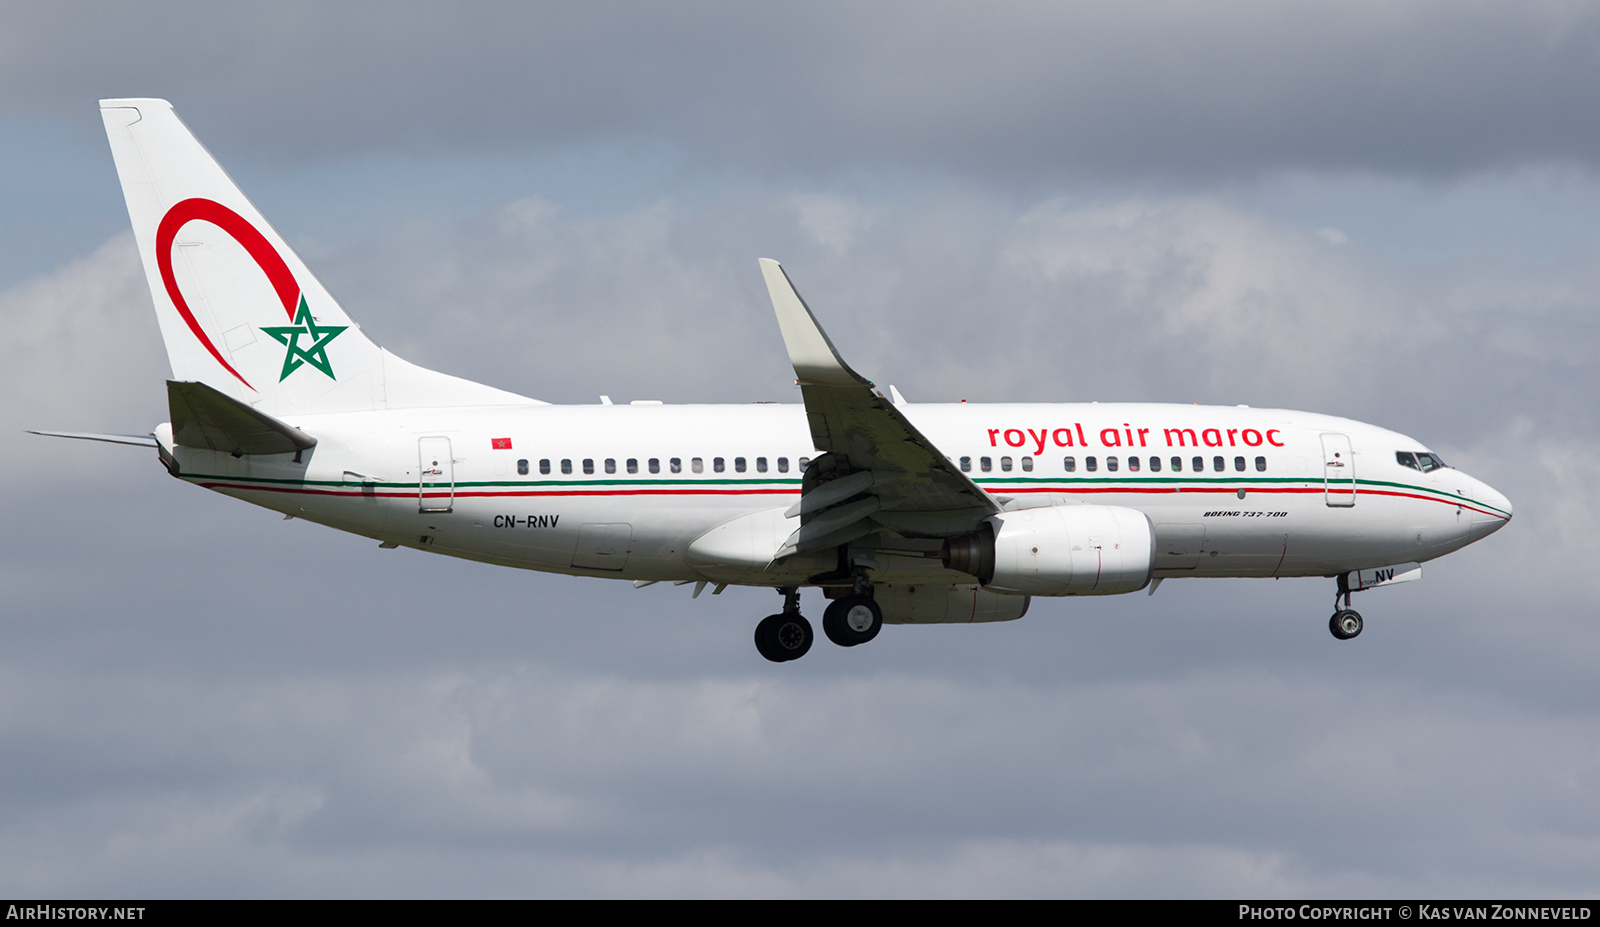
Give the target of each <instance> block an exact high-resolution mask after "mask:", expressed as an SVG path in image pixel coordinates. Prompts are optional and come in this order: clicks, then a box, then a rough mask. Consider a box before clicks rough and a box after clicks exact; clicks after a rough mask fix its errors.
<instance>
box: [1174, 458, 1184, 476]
mask: <svg viewBox="0 0 1600 927" xmlns="http://www.w3.org/2000/svg"><path fill="white" fill-rule="evenodd" d="M1172 472H1173V473H1182V472H1183V458H1182V457H1174V458H1172Z"/></svg>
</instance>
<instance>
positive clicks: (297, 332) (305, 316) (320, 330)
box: [261, 294, 350, 383]
mask: <svg viewBox="0 0 1600 927" xmlns="http://www.w3.org/2000/svg"><path fill="white" fill-rule="evenodd" d="M349 327H350V326H348V325H318V324H317V323H316V320H315V319H313V318H311V310H310V308H308V307H307V306H306V298H305V296H304V295H303V294H302V295H301V297H300V309H299V311H297V312H296V313H295V316H294V324H293V325H284V326H275V327H273V328H263V329H261V330H262V331H264V332H266V333H267V334H269V335H271V336H272V337H273V339H274V340H275V341H277V342H278V343H279V344H281V345H285V346H287V347H288V348H289V350H288V351H286V352H284V355H283V373H281V374H279V375H278V382H279V383H282V382H283V381H284V380H285V379H286V378H287V377H288V376H289V374H291V373H294V372H295V371H296V370H299V369H300V368H301V366H302V365H305V364H310V365H311V366H313V367H315V368H317V369H318V370H320V371H322V372H323V373H325V374H327V375H328V379H330V380H336V379H338V378H337V377H335V376H334V375H333V365H332V364H330V363H328V342H330V341H332V340H333V339H335V338H337V337H339V333H340V332H342V331H344V330H345V329H346V328H349ZM302 337H305V338H309V339H311V343H310V344H309V345H307V346H306V347H303V348H302V347H301V346H300V339H301V338H302Z"/></svg>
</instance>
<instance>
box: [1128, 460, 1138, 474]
mask: <svg viewBox="0 0 1600 927" xmlns="http://www.w3.org/2000/svg"><path fill="white" fill-rule="evenodd" d="M1128 472H1130V473H1138V472H1139V458H1137V457H1129V458H1128Z"/></svg>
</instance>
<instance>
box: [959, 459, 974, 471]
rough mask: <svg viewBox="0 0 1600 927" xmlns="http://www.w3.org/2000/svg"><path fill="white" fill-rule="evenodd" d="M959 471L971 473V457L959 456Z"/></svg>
mask: <svg viewBox="0 0 1600 927" xmlns="http://www.w3.org/2000/svg"><path fill="white" fill-rule="evenodd" d="M961 472H962V473H971V472H972V458H971V457H963V458H961Z"/></svg>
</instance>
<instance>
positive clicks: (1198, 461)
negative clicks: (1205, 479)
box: [1189, 457, 1206, 473]
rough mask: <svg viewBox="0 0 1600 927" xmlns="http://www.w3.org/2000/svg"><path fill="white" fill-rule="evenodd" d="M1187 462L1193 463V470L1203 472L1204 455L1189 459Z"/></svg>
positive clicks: (1204, 467)
mask: <svg viewBox="0 0 1600 927" xmlns="http://www.w3.org/2000/svg"><path fill="white" fill-rule="evenodd" d="M1189 463H1191V464H1193V465H1194V467H1193V468H1192V469H1193V470H1194V472H1196V473H1204V472H1206V459H1205V458H1204V457H1196V458H1195V459H1193V460H1191V461H1189Z"/></svg>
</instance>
